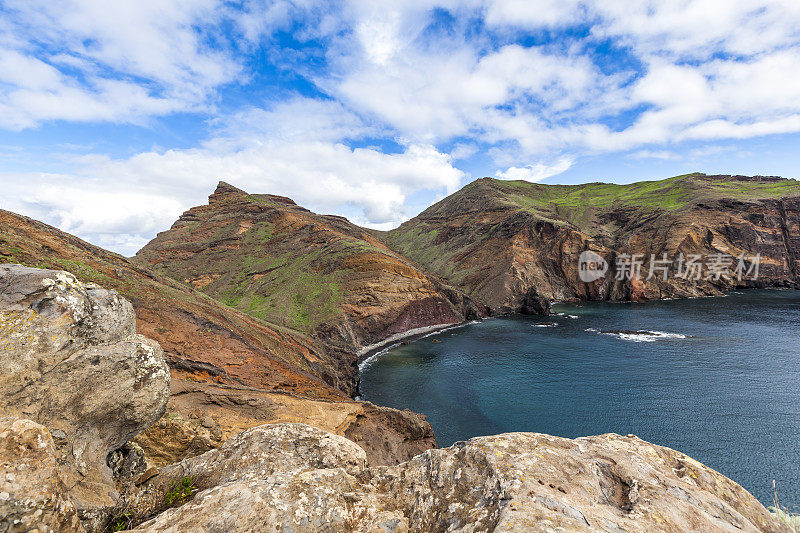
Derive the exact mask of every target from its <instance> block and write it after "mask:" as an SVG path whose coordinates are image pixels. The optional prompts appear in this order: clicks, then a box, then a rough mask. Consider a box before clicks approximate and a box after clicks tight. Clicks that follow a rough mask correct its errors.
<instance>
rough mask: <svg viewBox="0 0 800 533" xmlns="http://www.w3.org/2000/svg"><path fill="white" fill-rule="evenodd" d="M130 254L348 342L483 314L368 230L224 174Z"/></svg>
mask: <svg viewBox="0 0 800 533" xmlns="http://www.w3.org/2000/svg"><path fill="white" fill-rule="evenodd" d="M136 259H137V261H139V262H140V263H142V264H146V265H148V266H149V267H152V268H153V269H155V270H157V271H159V272H162V273H165V274H167V275H169V276H172V277H173V278H175V279H176V280H179V281H181V282H183V283H186V284H188V285H191V286H194V287H195V288H197V289H198V290H200V291H203V292H204V293H206V294H208V295H210V296H212V297H214V298H216V299H218V300H220V301H222V302H224V303H225V304H227V305H229V306H231V307H234V308H237V309H239V310H241V311H243V312H245V313H247V314H249V315H251V316H253V317H255V318H258V319H263V320H269V321H272V322H275V323H278V324H282V325H284V326H286V327H290V328H292V329H295V330H298V331H302V332H304V333H306V334H308V335H311V336H312V337H315V338H318V339H322V340H324V341H326V342H328V343H331V344H334V345H336V346H339V347H341V348H343V349H345V350H358V349H360V348H362V347H364V346H366V345H369V344H373V343H375V342H377V341H380V340H382V339H384V338H386V337H388V336H390V335H392V334H395V333H399V332H404V331H407V330H409V329H413V328H418V327H424V326H434V325H439V324H449V323H454V322H460V321H462V320H465V319H468V318H472V317H477V316H479V315H481V314H482V313H483V310H482V308H481V307H480V306H477V305H475V304H473V303H472V302H471V301H470V300H469V299H468V298H466V297H465V296H464V295H463V294H461V293H459V292H458V291H457V290H455V289H452V288H449V287H447V286H446V285H444V284H443V283H442V282H440V281H439V280H437V279H436V278H434V277H432V276H430V275H428V274H426V273H425V272H423V271H422V270H420V269H419V268H418V267H416V266H415V265H414V264H413V263H411V262H410V261H408V260H407V259H405V258H403V257H402V256H400V255H398V254H397V253H395V252H393V251H391V250H390V249H389V248H388V247H387V246H386V245H385V244H384V243H383V242H381V241H380V240H379V239H378V238H376V237H375V236H374V234H373V232H371V231H369V230H365V229H363V228H360V227H358V226H356V225H354V224H351V223H350V222H349V221H347V220H346V219H344V218H342V217H336V216H325V215H317V214H315V213H312V212H310V211H308V210H307V209H304V208H302V207H299V206H297V205H296V204H295V203H294V202H292V201H291V200H289V199H288V198H284V197H280V196H273V195H250V194H247V193H245V192H244V191H241V190H239V189H237V188H235V187H233V186H231V185H228V184H226V183H220V185H219V187H218V188H217V190H216V191H215V192H214V194H212V195H211V196H210V197H209V204H208V205H205V206H199V207H195V208H192V209H190V210H189V211H187V212H186V213H184V214H183V215H182V216H181V217H180V218H179V219H178V221H177V222H175V224H173V226H172V228H170V230H169V231H166V232H163V233H160V234H159V235H158V236H157V237H156V238H155V239H154V240H153V241H151V242H150V243H149V244H147V246H145V247H144V248H143V249H142V250H140V252H139V253H138V254H137V256H136Z"/></svg>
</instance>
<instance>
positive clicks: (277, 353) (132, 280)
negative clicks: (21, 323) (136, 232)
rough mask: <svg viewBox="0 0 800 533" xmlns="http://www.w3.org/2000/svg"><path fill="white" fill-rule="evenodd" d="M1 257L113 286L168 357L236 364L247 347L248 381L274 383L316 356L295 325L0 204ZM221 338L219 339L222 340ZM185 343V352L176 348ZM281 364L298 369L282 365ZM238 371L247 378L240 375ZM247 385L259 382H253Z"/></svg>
mask: <svg viewBox="0 0 800 533" xmlns="http://www.w3.org/2000/svg"><path fill="white" fill-rule="evenodd" d="M0 263H19V264H23V265H27V266H32V267H37V268H53V269H63V270H68V271H70V272H72V273H73V274H75V275H76V276H77V277H78V278H79V279H80V280H82V281H85V282H93V283H97V284H98V285H102V286H104V287H107V288H113V289H116V290H118V291H119V292H120V293H121V294H122V295H123V296H125V297H126V298H128V299H129V300H131V301H132V302H133V303H134V307H135V308H136V313H137V318H138V319H139V320H140V322H139V327H140V328H142V327H144V328H146V329H145V330H144V331H143V332H144V333H145V334H147V335H148V336H150V337H152V338H155V339H156V340H158V341H159V342H160V343H161V344H162V346H163V347H164V348H165V350H166V351H167V353H168V354H169V353H170V352H171V351H172V349H173V348H174V350H175V353H174V354H173V355H176V356H177V357H187V356H188V357H190V358H191V359H193V360H199V361H207V362H209V363H211V364H214V365H216V366H220V365H222V364H223V363H224V362H226V359H225V358H226V357H228V358H229V359H230V362H231V364H234V365H237V364H240V363H237V362H236V359H237V358H238V357H239V356H241V355H243V354H247V353H248V352H249V353H250V355H248V356H246V357H247V359H248V360H249V361H250V363H252V364H253V365H255V366H256V367H258V368H257V370H256V369H255V367H254V370H253V372H255V373H260V374H259V376H258V377H254V379H255V380H257V379H261V377H264V376H267V374H269V373H270V372H273V371H274V372H275V377H274V380H273V381H282V380H285V379H286V378H285V377H281V376H285V375H286V372H288V373H289V374H292V373H293V372H295V370H297V371H299V370H300V369H303V370H304V371H307V372H313V370H312V369H311V367H310V366H309V364H308V358H309V357H310V358H312V359H317V358H318V356H317V355H315V352H317V350H318V348H317V347H316V346H315V344H314V341H311V340H310V339H308V338H306V337H305V336H304V335H302V334H300V333H298V332H296V331H292V330H289V329H285V328H282V327H280V326H276V325H273V324H268V323H265V322H260V321H254V320H253V319H251V318H250V317H248V316H246V315H243V314H241V313H239V312H237V311H235V310H232V309H228V308H227V307H226V306H224V305H221V304H220V303H219V302H218V301H216V300H214V299H213V298H211V297H209V296H207V295H206V294H203V293H201V292H199V291H196V290H193V289H191V288H189V287H186V286H184V285H183V284H181V283H178V282H176V281H175V280H173V279H170V278H169V277H167V276H161V275H158V274H156V273H154V272H152V271H149V270H147V269H144V268H142V267H141V266H139V265H137V264H136V263H134V262H132V261H131V260H129V259H127V258H125V257H122V256H120V255H118V254H115V253H113V252H109V251H107V250H104V249H102V248H99V247H97V246H93V245H91V244H89V243H86V242H84V241H82V240H81V239H78V238H77V237H74V236H72V235H69V234H66V233H63V232H61V231H59V230H58V229H56V228H53V227H51V226H48V225H46V224H43V223H41V222H38V221H34V220H32V219H29V218H27V217H22V216H20V215H16V214H14V213H10V212H8V211H3V210H0ZM159 322H160V323H159ZM220 336H222V338H224V339H225V340H224V341H220V340H219V338H220ZM221 342H224V343H226V344H225V349H222V348H220V346H222V344H221ZM184 348H185V349H188V350H189V352H190V353H185V354H184V353H182V352H183V351H184ZM206 356H208V358H206ZM272 358H274V359H272ZM270 360H271V361H272V362H270ZM287 363H288V364H289V365H297V367H298V368H296V369H295V370H293V369H292V368H291V367H284V366H281V365H285V364H287ZM275 364H278V366H277V367H276V366H275ZM245 366H246V365H245ZM242 368H244V366H243V367H242ZM248 368H249V367H248ZM254 375H255V374H254ZM240 377H241V378H242V379H245V380H247V378H246V377H245V374H242V376H240ZM252 385H254V386H261V385H265V383H264V384H262V383H260V382H258V381H253V382H252ZM312 387H319V384H315V385H312Z"/></svg>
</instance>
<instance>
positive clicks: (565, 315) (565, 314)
mask: <svg viewBox="0 0 800 533" xmlns="http://www.w3.org/2000/svg"><path fill="white" fill-rule="evenodd" d="M556 315H558V316H563V317H564V318H578V315H568V314H567V313H556Z"/></svg>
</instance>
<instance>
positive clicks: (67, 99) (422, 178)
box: [0, 0, 800, 255]
mask: <svg viewBox="0 0 800 533" xmlns="http://www.w3.org/2000/svg"><path fill="white" fill-rule="evenodd" d="M398 4H399V5H398ZM798 73H800V2H797V0H731V1H729V2H720V1H718V0H673V1H671V2H662V1H647V0H643V1H639V2H631V1H630V0H605V1H603V2H599V1H598V2H595V1H587V0H519V1H518V0H503V1H501V0H463V1H450V0H441V1H438V2H437V1H428V0H411V1H406V2H381V1H367V0H363V1H355V0H354V1H346V2H314V1H297V2H288V1H274V2H268V1H263V0H252V1H237V2H225V1H221V0H137V1H135V2H133V1H126V0H120V1H118V2H113V3H108V2H100V1H96V0H65V1H63V2H56V3H54V2H46V1H43V0H0V190H2V194H0V207H2V208H4V209H10V210H12V211H16V212H20V213H23V214H26V215H28V216H32V217H34V218H38V219H40V220H43V221H45V222H48V223H50V224H53V225H55V226H58V227H59V228H61V229H63V230H65V231H69V232H71V233H74V234H77V235H79V236H81V237H83V238H85V239H86V240H89V241H90V242H93V243H95V244H98V245H101V246H104V247H106V248H109V249H112V250H115V251H118V252H120V253H123V254H126V255H130V254H132V253H134V252H135V251H136V250H137V249H138V248H140V247H141V246H142V245H143V244H144V243H146V242H147V241H148V240H149V239H151V238H152V237H153V236H154V235H155V233H156V232H158V231H162V230H164V229H166V228H168V227H169V225H170V224H171V223H172V222H173V221H174V220H175V218H177V216H178V215H179V214H180V213H181V212H182V211H184V210H185V209H187V208H189V207H191V206H193V205H198V204H201V203H204V202H205V201H206V197H207V195H208V194H209V193H210V192H211V191H212V190H213V188H214V186H215V184H216V182H217V181H219V180H221V179H222V180H226V181H229V182H231V183H233V184H235V185H238V186H240V187H242V188H244V189H246V190H249V191H252V192H271V193H275V194H281V195H287V196H290V197H292V198H294V199H295V200H296V201H297V202H298V203H300V204H302V205H305V206H307V207H309V208H310V209H313V210H315V211H318V212H326V213H336V214H342V215H345V216H347V217H349V218H350V219H351V220H353V221H354V222H356V223H359V224H363V225H367V226H370V227H376V228H382V229H388V228H391V227H394V226H396V225H398V224H399V223H401V222H402V221H403V220H406V219H408V218H409V217H411V216H414V215H415V214H417V213H418V212H419V211H420V210H422V209H424V208H425V207H427V206H428V205H430V204H431V203H432V202H434V201H436V200H437V199H439V198H441V197H443V196H444V195H446V194H449V193H451V192H454V191H455V190H457V189H458V188H459V187H461V186H463V185H464V184H466V183H468V182H469V181H472V180H473V179H476V178H479V177H483V176H494V177H498V178H504V179H526V180H529V181H541V180H544V182H545V183H580V182H585V181H615V182H621V183H625V182H631V181H637V180H642V179H659V178H665V177H669V176H672V175H676V174H683V173H688V172H693V171H702V172H708V173H741V174H769V175H783V176H785V177H797V176H798V175H800V149H798V148H800V144H799V143H800V74H798Z"/></svg>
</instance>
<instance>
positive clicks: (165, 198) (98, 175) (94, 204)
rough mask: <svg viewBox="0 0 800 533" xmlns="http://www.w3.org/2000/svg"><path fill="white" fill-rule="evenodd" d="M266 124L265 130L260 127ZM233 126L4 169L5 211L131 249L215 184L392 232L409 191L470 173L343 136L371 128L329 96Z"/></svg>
mask: <svg viewBox="0 0 800 533" xmlns="http://www.w3.org/2000/svg"><path fill="white" fill-rule="evenodd" d="M286 116H291V117H293V118H294V119H295V120H294V121H293V122H292V123H291V125H287V123H285V122H281V124H282V127H276V128H270V126H269V125H270V123H271V120H273V119H281V117H284V118H285V117H286ZM262 120H266V123H265V124H264V126H265V127H264V128H262V129H259V125H260V124H261V121H262ZM232 123H238V124H239V128H233V126H232V125H231V124H228V123H225V124H223V125H222V126H223V127H222V129H221V130H220V132H221V134H223V133H224V134H225V135H231V137H225V136H221V137H218V138H215V139H212V140H210V141H209V142H207V143H206V144H205V145H204V146H203V147H200V148H192V149H186V150H166V151H151V152H145V153H139V154H137V155H135V156H133V157H130V158H126V159H112V158H109V157H106V156H99V155H89V156H79V157H74V158H73V159H72V160H71V161H72V164H73V169H72V171H71V172H70V173H69V174H32V173H29V174H24V175H22V174H9V173H7V174H0V182H3V183H8V184H12V185H11V186H10V187H8V188H6V192H8V195H4V200H2V201H0V207H3V208H5V209H10V210H12V211H18V212H24V213H26V214H28V215H29V216H33V217H35V218H39V219H41V220H43V221H45V222H48V223H50V224H53V225H55V226H57V227H59V228H60V229H62V230H64V231H68V232H71V233H74V234H77V235H79V236H81V237H83V238H86V239H87V240H90V241H91V242H95V243H98V244H102V243H107V244H108V245H109V246H112V247H113V248H114V249H115V250H118V251H121V252H123V253H128V254H130V253H133V252H135V251H136V249H138V248H136V247H137V246H139V247H140V246H141V245H143V244H144V243H145V242H146V241H147V240H149V239H151V238H152V237H153V236H154V235H155V233H156V232H157V231H162V230H164V229H166V228H167V227H169V225H170V224H171V223H172V222H173V221H174V220H175V219H176V218H177V217H178V215H179V214H180V213H181V212H182V211H184V210H185V209H188V208H189V207H191V206H193V205H200V204H203V203H205V201H206V196H208V194H210V193H211V192H212V191H213V189H214V187H215V186H216V183H217V181H219V180H225V181H229V182H231V183H233V184H234V185H236V186H238V187H240V188H242V189H245V190H247V191H250V192H254V193H262V192H265V193H275V194H281V195H285V196H290V197H291V198H293V199H294V200H295V201H296V202H298V203H299V204H300V205H303V206H305V207H308V208H310V209H312V210H315V211H317V212H322V213H329V212H333V213H341V212H348V213H352V214H353V215H354V216H353V218H354V220H357V221H358V222H359V223H362V224H364V225H366V226H369V227H376V228H388V227H393V226H396V225H397V224H399V223H400V222H402V221H404V220H406V219H408V217H409V213H407V212H406V208H405V203H406V200H407V198H408V197H409V196H410V195H412V194H414V193H416V192H420V191H432V192H433V193H439V192H442V191H444V192H447V193H451V192H454V191H455V190H456V189H458V187H459V186H460V185H461V183H462V180H463V179H464V178H465V177H466V175H465V174H464V173H463V172H462V171H461V170H458V169H457V168H455V167H454V166H453V159H452V157H451V156H450V155H448V154H445V153H441V152H439V151H438V150H437V149H436V148H435V147H433V146H431V145H428V144H422V143H411V144H408V145H405V146H403V147H402V149H401V150H400V151H399V152H397V153H384V152H382V151H380V150H378V149H374V148H352V147H350V146H347V145H345V144H343V143H341V142H339V141H338V138H340V137H342V136H354V137H357V136H360V135H363V134H364V133H365V132H369V131H371V130H370V128H369V127H368V126H364V125H362V124H360V123H359V122H358V121H357V119H356V118H355V116H354V115H352V114H351V113H349V112H348V111H346V110H345V109H344V108H343V107H342V106H341V105H340V104H337V103H335V102H331V101H318V100H312V99H302V98H295V99H293V100H290V101H288V102H286V103H285V104H281V105H277V106H273V107H272V108H270V109H268V110H263V109H252V110H250V112H249V113H244V112H243V113H241V114H239V115H237V117H235V118H234V119H233V120H232ZM256 131H257V132H259V134H258V135H255V134H254V132H256ZM109 177H113V178H111V179H110V178H109ZM120 191H124V192H123V193H120ZM414 214H416V213H411V215H414ZM134 248H135V249H134Z"/></svg>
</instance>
